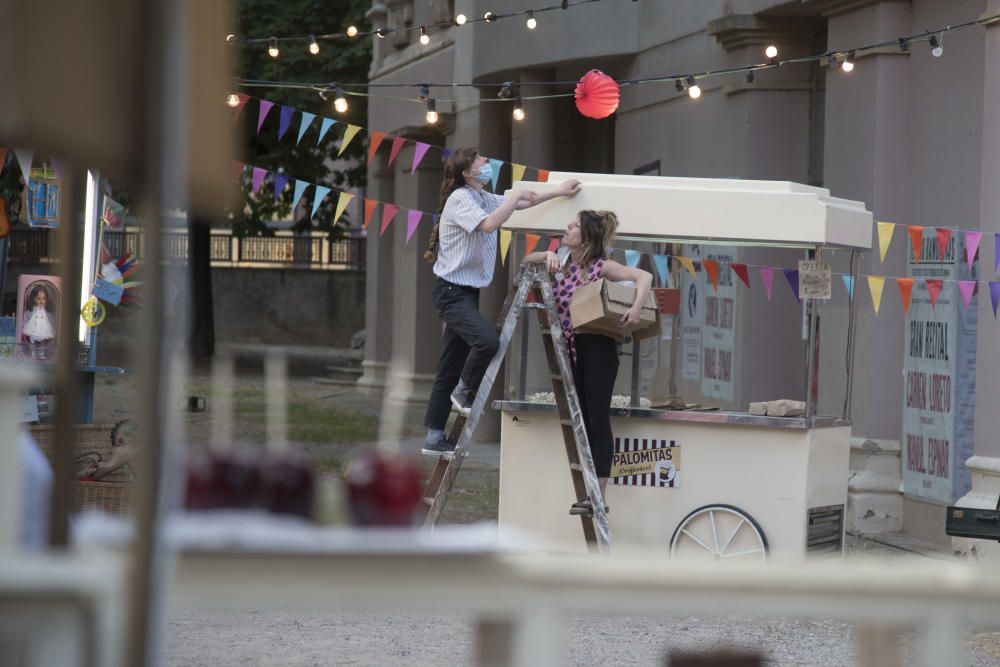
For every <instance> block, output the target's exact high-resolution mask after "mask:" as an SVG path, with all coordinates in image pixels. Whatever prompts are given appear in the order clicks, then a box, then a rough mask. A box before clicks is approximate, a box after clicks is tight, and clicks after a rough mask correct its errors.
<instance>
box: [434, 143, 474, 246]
mask: <svg viewBox="0 0 1000 667" xmlns="http://www.w3.org/2000/svg"><path fill="white" fill-rule="evenodd" d="M478 156H479V151H477V150H476V149H475V148H458V149H456V150H455V152H454V153H452V154H451V155H450V156H449V157H448V160H447V162H445V163H444V180H442V181H441V205H440V207H439V208H438V213H441V212H442V211H443V210H444V205H445V203H446V202H447V201H448V197H450V196H451V194H452V193H453V192H455V190H458V189H459V188H461V187H463V186H464V185H465V176H464V173H463V172H465V170H466V169H471V168H472V164H473V163H474V162H475V161H476V158H477V157H478ZM440 226H441V218H440V217H439V218H438V220H437V222H435V223H434V227H433V228H432V229H431V238H430V241H429V242H428V243H427V252H425V253H424V259H426V260H427V261H428V262H433V261H434V260H436V259H437V246H438V231H439V228H440Z"/></svg>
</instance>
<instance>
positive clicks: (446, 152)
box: [441, 148, 452, 162]
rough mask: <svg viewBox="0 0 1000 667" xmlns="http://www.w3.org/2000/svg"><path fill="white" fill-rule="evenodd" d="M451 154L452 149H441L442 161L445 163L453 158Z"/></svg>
mask: <svg viewBox="0 0 1000 667" xmlns="http://www.w3.org/2000/svg"><path fill="white" fill-rule="evenodd" d="M451 154H452V150H451V149H450V148H443V149H441V161H442V162H444V161H445V160H447V159H448V158H449V157H451Z"/></svg>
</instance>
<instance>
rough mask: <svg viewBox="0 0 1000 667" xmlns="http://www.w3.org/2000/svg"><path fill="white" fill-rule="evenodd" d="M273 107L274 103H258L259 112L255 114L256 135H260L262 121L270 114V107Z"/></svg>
mask: <svg viewBox="0 0 1000 667" xmlns="http://www.w3.org/2000/svg"><path fill="white" fill-rule="evenodd" d="M273 106H274V102H268V101H267V100H261V101H260V111H258V112H257V134H260V128H261V126H262V125H263V124H264V119H265V118H267V114H269V113H271V107H273Z"/></svg>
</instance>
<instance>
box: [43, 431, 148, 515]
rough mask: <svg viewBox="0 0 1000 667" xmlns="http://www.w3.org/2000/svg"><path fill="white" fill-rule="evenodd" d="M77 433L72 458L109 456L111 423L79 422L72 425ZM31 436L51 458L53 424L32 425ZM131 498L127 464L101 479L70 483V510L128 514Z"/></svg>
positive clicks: (104, 457)
mask: <svg viewBox="0 0 1000 667" xmlns="http://www.w3.org/2000/svg"><path fill="white" fill-rule="evenodd" d="M74 428H75V429H76V433H77V446H76V452H75V453H74V454H73V460H74V461H78V460H80V459H82V458H84V457H88V456H89V457H91V458H93V457H96V458H97V460H100V461H107V460H109V459H110V458H111V455H112V453H113V448H112V446H111V430H112V429H113V428H114V424H78V425H76V426H75V427H74ZM29 432H30V433H31V436H32V437H33V438H34V439H35V442H37V443H38V447H39V448H40V449H41V450H42V452H43V453H44V454H45V456H46V457H47V458H48V459H49V461H50V462H51V461H52V453H53V450H54V448H55V427H54V426H48V425H46V426H32V427H30V428H29ZM131 500H132V471H131V470H130V469H129V467H128V466H126V467H124V468H121V469H119V470H115V471H114V472H111V473H109V474H108V475H107V476H105V477H103V478H102V479H101V480H100V481H74V482H73V511H74V512H79V511H82V510H85V509H98V510H102V511H104V512H108V513H109V514H116V515H124V514H128V512H129V508H130V506H131Z"/></svg>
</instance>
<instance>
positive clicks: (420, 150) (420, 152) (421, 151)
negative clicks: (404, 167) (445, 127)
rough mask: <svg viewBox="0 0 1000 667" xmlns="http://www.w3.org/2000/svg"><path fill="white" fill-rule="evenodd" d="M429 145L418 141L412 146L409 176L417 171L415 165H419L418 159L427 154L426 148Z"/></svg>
mask: <svg viewBox="0 0 1000 667" xmlns="http://www.w3.org/2000/svg"><path fill="white" fill-rule="evenodd" d="M430 147H431V145H430V144H425V143H424V142H422V141H418V142H417V145H416V146H414V148H413V163H412V164H411V165H410V176H413V174H415V173H417V167H418V166H420V161H421V160H423V159H424V155H426V154H427V149H428V148H430Z"/></svg>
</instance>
